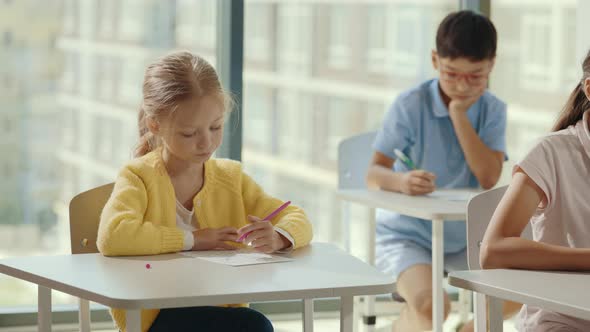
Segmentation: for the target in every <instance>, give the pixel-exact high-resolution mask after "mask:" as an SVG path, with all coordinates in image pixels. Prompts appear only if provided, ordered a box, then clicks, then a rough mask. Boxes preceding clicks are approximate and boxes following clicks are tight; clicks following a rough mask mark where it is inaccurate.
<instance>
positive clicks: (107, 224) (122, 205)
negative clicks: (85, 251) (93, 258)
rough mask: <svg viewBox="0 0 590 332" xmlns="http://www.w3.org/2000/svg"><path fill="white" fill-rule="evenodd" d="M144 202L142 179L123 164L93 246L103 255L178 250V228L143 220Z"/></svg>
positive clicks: (146, 202) (179, 232)
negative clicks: (95, 243)
mask: <svg viewBox="0 0 590 332" xmlns="http://www.w3.org/2000/svg"><path fill="white" fill-rule="evenodd" d="M147 204H148V197H147V190H146V187H145V184H144V182H143V181H142V179H141V178H140V177H139V176H138V175H137V174H136V173H134V172H133V170H132V169H131V168H129V167H125V168H124V169H123V170H122V171H121V173H120V174H119V177H118V178H117V181H116V183H115V188H114V189H113V193H112V195H111V197H110V198H109V200H108V201H107V203H106V205H105V207H104V209H103V211H102V214H101V218H100V225H99V227H98V238H97V246H98V250H99V251H100V252H101V253H102V254H103V255H105V256H128V255H155V254H162V253H168V252H178V251H181V250H182V247H183V242H184V235H183V233H182V231H181V230H179V229H177V228H176V227H165V226H162V225H157V224H155V223H153V222H151V221H150V220H144V214H145V212H146V210H147Z"/></svg>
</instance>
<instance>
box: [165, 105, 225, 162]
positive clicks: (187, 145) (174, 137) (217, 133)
mask: <svg viewBox="0 0 590 332" xmlns="http://www.w3.org/2000/svg"><path fill="white" fill-rule="evenodd" d="M224 115H225V112H224V108H223V105H222V103H221V102H220V101H219V99H217V98H214V97H210V96H206V97H202V98H191V99H188V100H186V101H184V102H182V103H180V104H179V105H178V108H177V109H176V111H175V112H174V113H173V114H172V115H171V116H170V117H168V118H166V119H164V120H163V121H161V122H160V125H161V126H160V128H159V132H158V133H156V134H157V135H159V136H160V138H161V139H162V141H163V145H164V148H165V149H167V150H168V152H169V153H170V154H171V155H172V156H174V157H175V158H177V159H179V160H182V161H186V162H190V163H204V162H205V161H207V160H208V159H209V158H211V156H212V155H213V152H215V150H217V148H218V147H219V146H220V145H221V141H222V139H223V125H224Z"/></svg>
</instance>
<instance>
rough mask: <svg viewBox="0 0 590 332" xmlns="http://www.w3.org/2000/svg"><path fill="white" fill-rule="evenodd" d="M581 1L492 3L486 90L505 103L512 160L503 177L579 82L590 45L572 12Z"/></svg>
mask: <svg viewBox="0 0 590 332" xmlns="http://www.w3.org/2000/svg"><path fill="white" fill-rule="evenodd" d="M583 3H584V2H583V1H549V0H544V1H535V2H521V1H509V0H504V1H502V0H500V1H492V2H491V4H492V7H491V12H492V17H491V18H492V20H493V21H494V23H495V25H496V28H497V29H498V53H497V54H498V55H497V60H496V66H495V68H494V71H493V72H492V76H491V79H490V89H491V91H492V92H493V93H495V94H497V95H498V96H499V97H500V98H502V99H503V100H504V101H506V102H507V104H508V128H507V143H508V153H509V156H510V158H511V160H510V162H508V163H506V167H505V169H504V172H503V181H502V182H503V183H506V182H507V181H509V179H510V175H511V165H513V164H514V163H515V162H516V161H518V160H519V159H521V158H523V157H524V155H525V153H526V152H527V151H528V150H529V149H530V148H531V147H532V145H533V144H534V143H535V142H536V140H537V139H538V138H539V137H540V136H542V135H543V134H545V133H547V132H549V130H550V129H551V126H552V125H553V123H554V122H555V120H556V118H557V113H558V112H559V111H560V110H561V108H562V107H563V105H564V104H565V101H566V100H567V98H568V96H569V94H570V92H571V91H572V90H573V89H574V87H575V85H576V84H577V83H578V81H579V79H580V77H581V74H582V71H581V61H582V59H583V56H584V55H585V52H586V51H587V49H588V48H590V43H588V42H586V43H585V44H584V43H578V44H576V43H577V41H582V40H584V41H585V40H587V39H584V38H580V36H579V35H580V34H584V33H585V32H584V29H581V28H580V27H578V26H577V24H579V23H577V22H581V21H579V20H578V21H577V20H576V13H578V15H581V14H580V13H581V12H582V11H583V9H589V8H579V7H580V6H582V5H583Z"/></svg>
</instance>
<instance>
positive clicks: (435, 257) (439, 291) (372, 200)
mask: <svg viewBox="0 0 590 332" xmlns="http://www.w3.org/2000/svg"><path fill="white" fill-rule="evenodd" d="M437 192H439V193H441V194H443V195H445V194H448V195H449V196H452V195H455V194H456V195H457V196H461V195H466V194H468V193H473V195H475V194H477V191H475V190H466V189H454V190H438V191H437ZM337 196H338V197H339V198H340V199H341V200H344V201H349V202H353V203H358V204H363V205H366V206H368V207H369V208H371V213H370V220H369V223H370V228H371V230H373V231H371V232H370V234H369V236H371V238H370V239H369V242H370V243H375V239H374V236H375V234H374V233H375V232H374V230H375V209H376V208H380V209H386V210H391V211H394V212H397V213H400V214H403V215H407V216H410V217H415V218H421V219H427V220H432V292H433V294H432V301H433V309H432V324H433V331H435V332H442V326H443V322H444V315H443V311H444V303H443V300H444V298H443V285H442V283H443V276H444V248H443V240H444V239H443V229H444V223H443V221H444V220H465V218H466V214H467V200H461V201H457V200H448V199H444V198H442V197H438V198H433V197H428V196H409V195H404V194H400V193H394V192H388V191H381V190H369V189H346V190H338V192H337ZM369 262H370V263H371V264H373V263H374V262H375V248H370V251H369ZM372 302H373V301H372V299H370V300H368V301H367V303H372ZM369 306H372V304H369ZM368 310H369V311H372V308H369V309H368Z"/></svg>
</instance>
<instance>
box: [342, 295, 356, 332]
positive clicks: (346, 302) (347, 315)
mask: <svg viewBox="0 0 590 332" xmlns="http://www.w3.org/2000/svg"><path fill="white" fill-rule="evenodd" d="M353 307H354V298H353V297H352V296H343V297H341V298H340V332H352V330H353V323H354V313H353Z"/></svg>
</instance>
